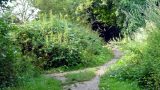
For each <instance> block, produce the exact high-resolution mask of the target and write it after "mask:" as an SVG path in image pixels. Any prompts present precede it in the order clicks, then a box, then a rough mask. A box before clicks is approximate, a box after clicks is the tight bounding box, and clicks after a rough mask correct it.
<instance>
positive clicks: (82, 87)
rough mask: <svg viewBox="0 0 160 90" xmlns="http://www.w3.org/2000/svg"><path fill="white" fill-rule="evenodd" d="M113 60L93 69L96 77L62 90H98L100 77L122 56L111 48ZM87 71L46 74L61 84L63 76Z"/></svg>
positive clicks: (115, 49) (63, 79) (67, 86)
mask: <svg viewBox="0 0 160 90" xmlns="http://www.w3.org/2000/svg"><path fill="white" fill-rule="evenodd" d="M112 50H113V53H114V58H113V59H112V60H110V61H109V62H107V63H105V64H104V65H102V66H99V67H95V68H96V72H95V73H96V76H95V77H94V78H93V79H92V80H90V81H84V82H77V83H74V84H71V85H66V86H63V88H64V90H99V87H98V85H99V82H100V77H101V76H102V75H104V74H105V72H106V71H107V69H108V68H109V67H111V65H113V64H115V63H116V62H117V61H118V60H119V59H120V57H121V56H122V55H123V54H122V52H121V51H120V50H119V49H118V48H113V49H112ZM83 71H87V69H84V70H77V71H71V72H64V73H54V74H48V75H47V76H49V77H54V78H56V79H58V80H61V81H62V83H63V82H65V80H66V78H65V75H66V74H69V73H78V72H83Z"/></svg>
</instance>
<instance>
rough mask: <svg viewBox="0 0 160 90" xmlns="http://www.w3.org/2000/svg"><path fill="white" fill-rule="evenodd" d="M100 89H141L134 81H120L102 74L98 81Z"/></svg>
mask: <svg viewBox="0 0 160 90" xmlns="http://www.w3.org/2000/svg"><path fill="white" fill-rule="evenodd" d="M99 87H100V90H141V89H140V88H139V87H138V85H137V83H136V82H129V81H120V80H116V79H115V78H110V77H108V76H103V77H102V78H101V81H100V85H99Z"/></svg>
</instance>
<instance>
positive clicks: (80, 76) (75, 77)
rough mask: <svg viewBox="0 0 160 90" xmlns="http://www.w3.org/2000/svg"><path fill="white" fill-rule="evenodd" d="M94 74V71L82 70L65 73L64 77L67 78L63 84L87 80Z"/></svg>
mask: <svg viewBox="0 0 160 90" xmlns="http://www.w3.org/2000/svg"><path fill="white" fill-rule="evenodd" d="M95 76H96V74H95V72H94V71H84V72H79V73H72V74H67V75H65V77H66V78H67V80H66V83H65V84H73V83H76V82H83V81H89V80H91V79H92V78H94V77H95Z"/></svg>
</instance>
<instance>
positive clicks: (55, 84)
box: [6, 76, 62, 90]
mask: <svg viewBox="0 0 160 90" xmlns="http://www.w3.org/2000/svg"><path fill="white" fill-rule="evenodd" d="M61 86H62V85H61V83H60V81H57V80H55V79H53V78H47V77H44V76H41V77H37V78H33V79H31V80H30V81H29V82H25V83H24V84H23V85H22V86H20V87H14V88H9V89H6V90H62V87H61Z"/></svg>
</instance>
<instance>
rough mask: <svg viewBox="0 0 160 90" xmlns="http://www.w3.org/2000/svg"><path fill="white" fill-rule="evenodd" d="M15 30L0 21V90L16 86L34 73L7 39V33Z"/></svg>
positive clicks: (17, 48)
mask: <svg viewBox="0 0 160 90" xmlns="http://www.w3.org/2000/svg"><path fill="white" fill-rule="evenodd" d="M16 29H17V28H16V27H15V26H13V25H11V24H10V23H8V22H7V21H6V20H4V19H0V88H3V87H8V86H13V85H16V84H18V82H19V81H22V80H24V79H26V78H28V77H32V76H33V75H34V73H35V72H34V71H33V70H35V69H34V67H33V66H32V64H30V63H28V62H29V61H27V60H28V59H27V58H26V57H24V56H22V55H21V52H20V48H19V47H17V46H16V45H15V43H14V42H13V41H12V40H11V39H10V37H9V32H10V31H12V30H16ZM26 73H28V74H27V75H28V76H27V75H26ZM29 73H30V74H29Z"/></svg>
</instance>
